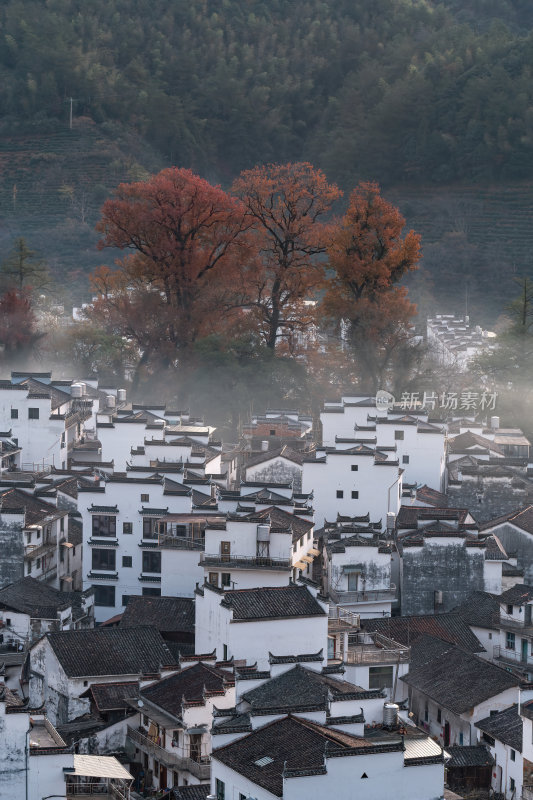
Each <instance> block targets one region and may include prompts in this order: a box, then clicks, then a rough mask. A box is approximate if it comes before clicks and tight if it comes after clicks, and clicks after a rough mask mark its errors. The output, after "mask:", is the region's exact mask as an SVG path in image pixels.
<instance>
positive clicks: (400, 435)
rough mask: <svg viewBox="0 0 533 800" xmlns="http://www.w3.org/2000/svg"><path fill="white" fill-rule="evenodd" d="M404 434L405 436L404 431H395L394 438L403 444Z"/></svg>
mask: <svg viewBox="0 0 533 800" xmlns="http://www.w3.org/2000/svg"><path fill="white" fill-rule="evenodd" d="M403 434H404V432H403V431H394V438H395V439H396V441H398V442H403Z"/></svg>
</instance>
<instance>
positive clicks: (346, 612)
mask: <svg viewBox="0 0 533 800" xmlns="http://www.w3.org/2000/svg"><path fill="white" fill-rule="evenodd" d="M360 627H361V625H360V616H359V614H356V613H355V612H354V611H350V609H348V608H342V606H330V609H329V618H328V631H329V632H330V633H334V632H340V631H345V630H354V629H359V628H360Z"/></svg>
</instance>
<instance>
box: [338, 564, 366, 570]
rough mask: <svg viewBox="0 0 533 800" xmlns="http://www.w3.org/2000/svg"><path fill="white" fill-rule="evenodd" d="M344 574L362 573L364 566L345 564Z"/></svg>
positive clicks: (343, 566) (343, 567)
mask: <svg viewBox="0 0 533 800" xmlns="http://www.w3.org/2000/svg"><path fill="white" fill-rule="evenodd" d="M342 571H343V572H362V571H363V565H362V564H343V565H342Z"/></svg>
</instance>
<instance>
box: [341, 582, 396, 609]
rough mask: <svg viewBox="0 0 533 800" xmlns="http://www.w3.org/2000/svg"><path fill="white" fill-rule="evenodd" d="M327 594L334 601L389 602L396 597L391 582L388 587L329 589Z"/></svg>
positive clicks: (394, 588) (343, 602)
mask: <svg viewBox="0 0 533 800" xmlns="http://www.w3.org/2000/svg"><path fill="white" fill-rule="evenodd" d="M329 596H330V597H331V599H332V600H333V601H334V602H335V603H341V604H343V605H345V604H346V603H380V602H383V603H389V602H392V601H393V600H395V598H396V586H395V585H394V584H393V583H391V585H390V588H389V589H368V590H365V591H362V592H339V591H338V590H337V589H329Z"/></svg>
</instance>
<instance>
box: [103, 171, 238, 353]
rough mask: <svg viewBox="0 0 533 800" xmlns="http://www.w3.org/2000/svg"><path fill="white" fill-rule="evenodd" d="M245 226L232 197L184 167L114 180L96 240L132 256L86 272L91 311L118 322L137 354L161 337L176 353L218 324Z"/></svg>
mask: <svg viewBox="0 0 533 800" xmlns="http://www.w3.org/2000/svg"><path fill="white" fill-rule="evenodd" d="M246 225H247V223H246V220H245V209H244V207H243V206H242V204H241V203H240V202H239V201H238V200H237V199H236V198H234V197H230V196H229V195H228V194H226V193H225V192H224V191H223V190H222V189H221V188H220V187H218V186H212V185H211V184H210V183H208V182H207V181H205V180H203V179H202V178H200V177H199V176H198V175H195V174H194V173H193V172H191V171H190V170H187V169H178V168H176V167H172V168H169V169H164V170H163V171H162V172H160V173H159V174H157V175H154V176H153V177H152V178H150V180H148V181H146V182H136V183H130V184H120V186H119V187H118V189H117V190H116V192H115V196H114V197H112V198H110V199H109V200H107V201H106V202H105V203H104V206H103V208H102V218H101V220H100V222H99V223H98V225H97V230H99V231H100V232H101V233H102V240H101V242H100V244H99V246H100V247H101V248H103V247H117V248H120V249H121V250H130V251H132V255H131V256H130V257H129V258H126V259H124V260H123V261H122V262H120V263H119V265H118V269H117V270H115V271H110V270H107V269H101V270H99V271H97V272H96V273H94V275H93V278H92V279H93V285H94V287H95V288H96V290H97V291H98V292H99V294H100V299H99V300H98V301H97V303H96V306H95V310H96V312H97V313H98V315H99V316H100V318H101V319H104V318H106V316H107V318H108V320H110V322H111V320H112V324H113V325H115V326H119V327H120V325H122V328H123V331H124V333H125V335H127V336H131V337H133V338H135V339H136V341H138V343H139V345H140V347H141V348H142V349H143V351H144V352H145V354H146V350H147V348H148V349H150V348H151V347H152V346H154V342H157V341H158V342H159V346H161V347H164V344H165V342H166V343H168V345H169V352H170V351H173V352H170V358H175V357H176V356H177V352H180V353H181V357H183V354H184V353H185V352H186V351H187V348H188V347H189V346H190V345H191V344H192V343H193V342H194V341H195V340H196V339H197V338H198V337H200V336H201V335H204V334H205V333H208V332H210V329H211V326H212V324H213V323H214V322H215V321H216V323H217V324H219V323H220V319H219V317H220V308H221V305H220V294H221V293H224V291H226V290H227V287H228V286H230V285H231V284H232V281H233V279H234V276H235V273H236V265H237V262H238V261H239V259H240V258H242V252H241V249H242V248H244V246H245V245H244V237H242V233H243V230H244V229H245V228H246ZM148 295H150V297H149V299H148ZM147 313H148V315H149V317H150V319H147Z"/></svg>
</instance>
